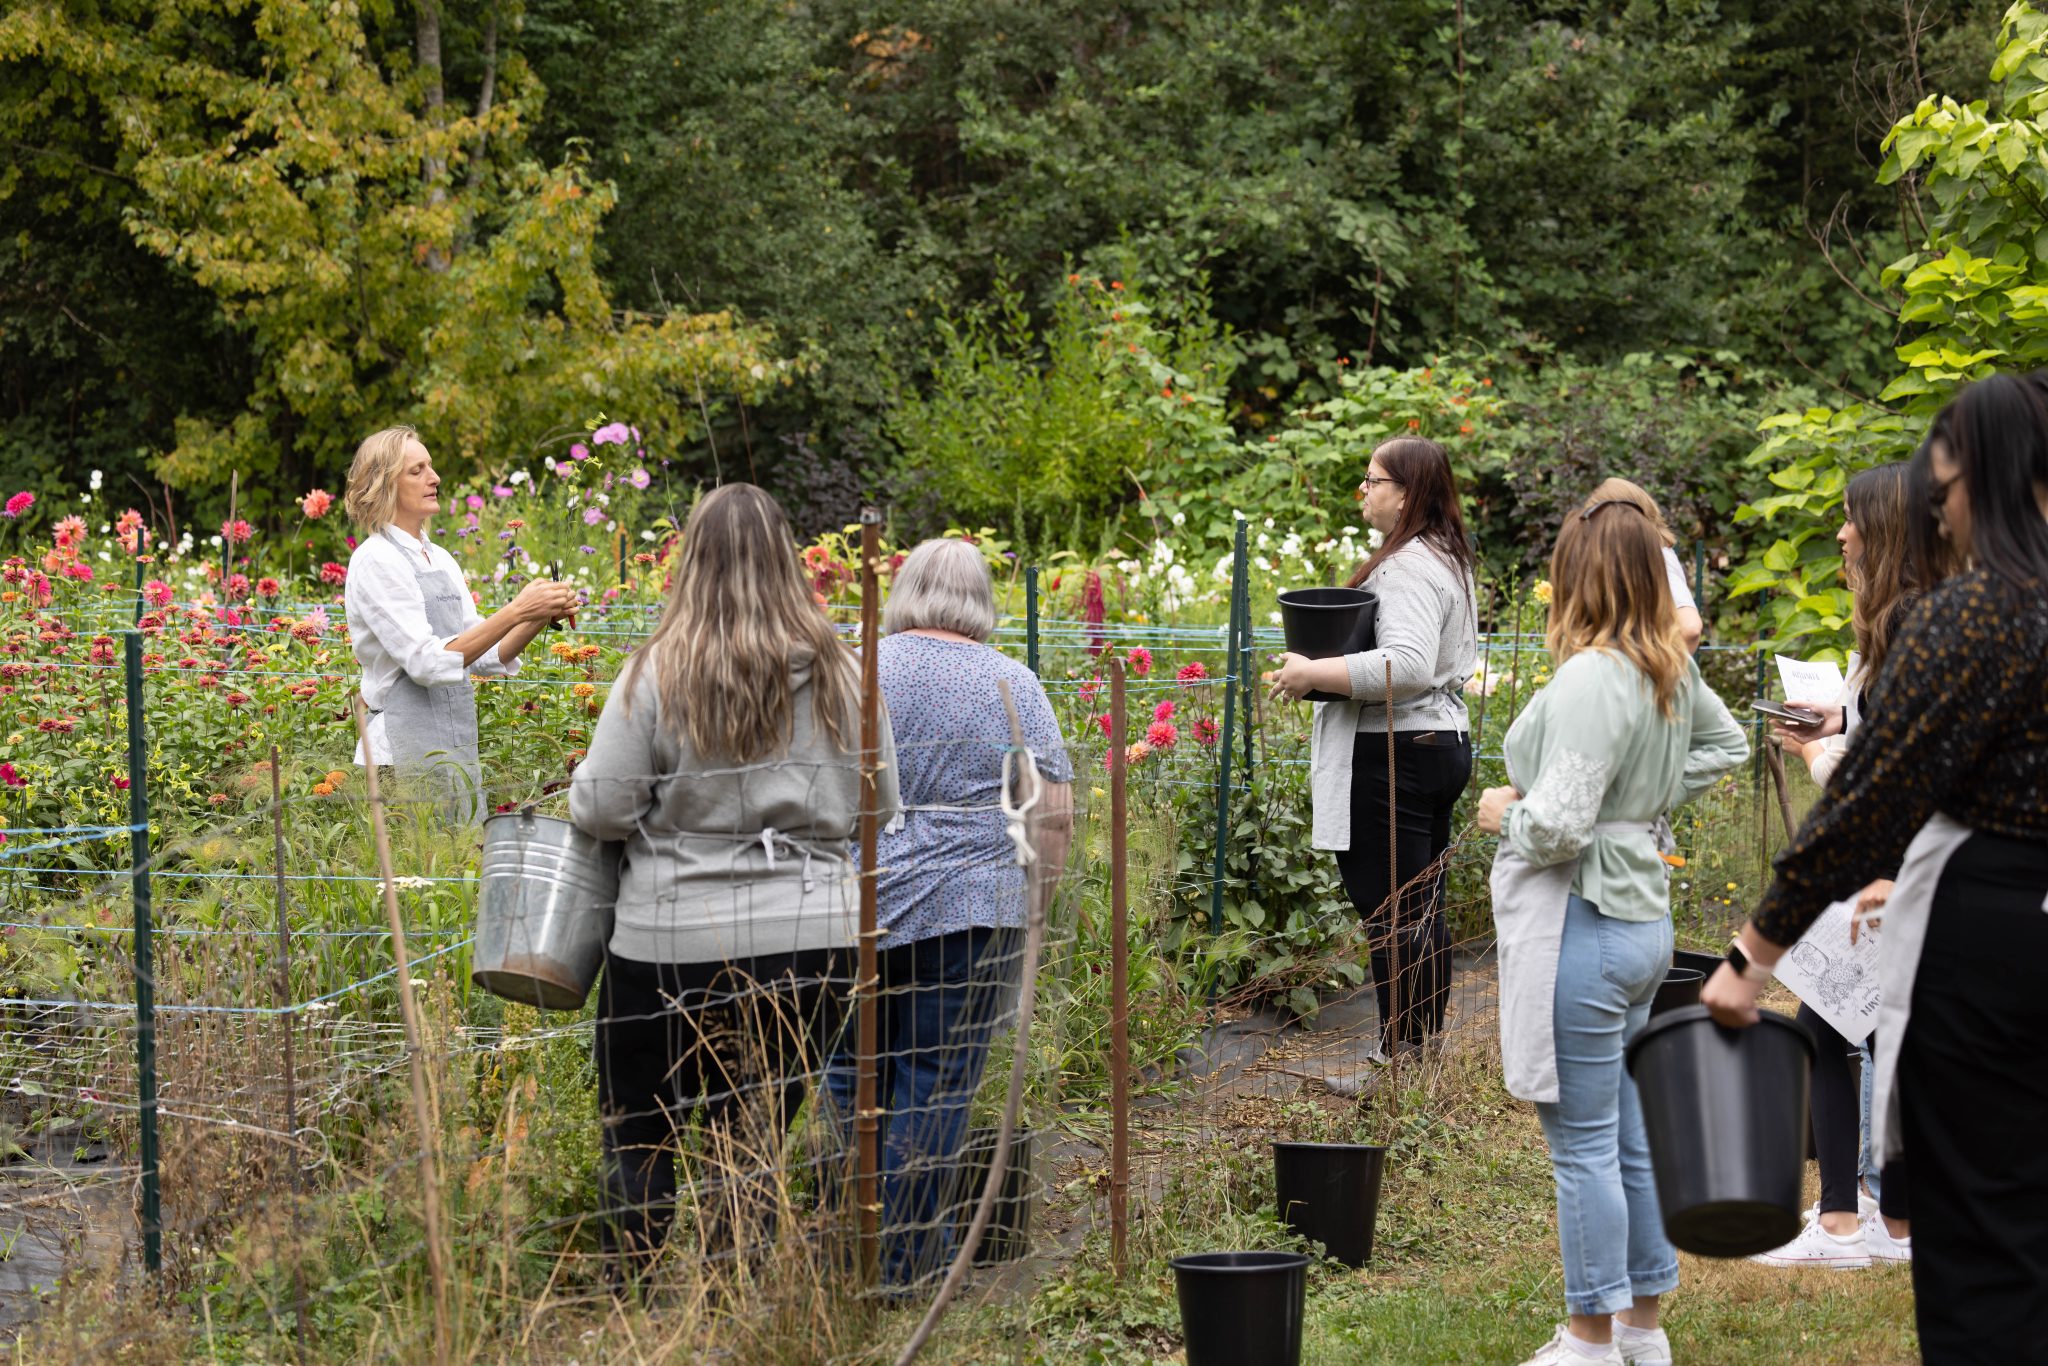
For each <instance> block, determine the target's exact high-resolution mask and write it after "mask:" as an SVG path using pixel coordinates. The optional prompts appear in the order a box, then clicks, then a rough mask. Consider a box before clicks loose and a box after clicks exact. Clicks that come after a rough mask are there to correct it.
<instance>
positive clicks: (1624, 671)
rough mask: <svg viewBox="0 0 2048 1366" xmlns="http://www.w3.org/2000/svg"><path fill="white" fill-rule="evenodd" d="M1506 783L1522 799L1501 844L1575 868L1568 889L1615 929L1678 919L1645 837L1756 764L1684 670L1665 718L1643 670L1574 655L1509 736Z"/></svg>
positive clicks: (1596, 655)
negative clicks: (1726, 776)
mask: <svg viewBox="0 0 2048 1366" xmlns="http://www.w3.org/2000/svg"><path fill="white" fill-rule="evenodd" d="M1505 751H1506V754H1507V764H1508V781H1509V782H1510V783H1512V784H1514V786H1515V787H1516V789H1518V790H1519V791H1520V792H1521V793H1522V794H1523V796H1522V798H1521V800H1520V801H1516V802H1511V803H1510V804H1509V805H1508V808H1507V812H1506V814H1505V816H1504V817H1503V818H1502V821H1501V838H1502V840H1503V842H1504V843H1505V844H1506V845H1507V846H1508V847H1510V848H1512V849H1513V850H1514V851H1515V852H1516V853H1517V854H1519V855H1521V856H1522V858H1523V859H1525V860H1526V861H1527V862H1528V863H1530V864H1531V865H1533V866H1535V867H1538V868H1548V867H1553V866H1555V865H1557V864H1561V863H1565V862H1567V861H1569V860H1572V859H1577V860H1578V875H1577V877H1575V878H1574V879H1573V881H1572V888H1571V889H1572V891H1573V892H1574V893H1576V894H1577V895H1579V896H1581V897H1583V898H1585V899H1586V900H1587V901H1590V902H1592V903H1593V904H1594V905H1595V906H1597V907H1599V908H1600V911H1601V913H1602V914H1603V915H1610V916H1613V917H1614V918H1615V919H1616V920H1637V921H1641V920H1658V919H1661V918H1662V917H1664V916H1665V915H1668V914H1669V913H1670V910H1671V897H1670V891H1669V886H1668V877H1669V869H1668V868H1667V866H1666V865H1665V863H1664V860H1663V859H1662V858H1660V857H1659V856H1658V853H1657V848H1656V844H1655V842H1654V841H1653V840H1650V839H1647V838H1645V837H1644V836H1643V834H1642V833H1640V831H1637V832H1628V831H1623V830H1620V829H1618V828H1616V829H1602V830H1596V829H1595V828H1594V827H1595V826H1613V825H1614V824H1615V823H1617V822H1642V823H1644V824H1645V825H1646V826H1647V825H1654V824H1655V823H1656V822H1657V821H1658V820H1660V819H1661V818H1662V817H1663V816H1664V815H1665V813H1666V812H1668V811H1670V810H1671V809H1672V808H1674V807H1676V806H1678V805H1680V804H1681V803H1684V802H1687V801H1690V800H1692V799H1693V798H1694V797H1696V796H1698V795H1699V794H1700V793H1702V792H1704V791H1706V790H1707V789H1708V788H1709V787H1711V786H1713V784H1714V780H1715V779H1717V778H1719V777H1720V776H1721V775H1722V774H1723V773H1726V772H1728V771H1729V770H1730V769H1732V768H1734V767H1736V766H1737V765H1739V764H1740V763H1741V762H1742V761H1743V760H1744V759H1745V758H1747V757H1748V755H1749V741H1748V740H1747V738H1746V737H1745V736H1744V735H1743V733H1742V727H1740V726H1739V725H1737V724H1736V722H1735V718H1734V717H1733V716H1731V715H1729V713H1728V708H1727V707H1726V706H1725V705H1723V704H1722V702H1721V699H1720V698H1719V697H1717V696H1715V695H1714V690H1713V689H1711V688H1709V687H1708V686H1707V685H1706V683H1705V682H1704V681H1703V680H1702V679H1701V678H1700V671H1699V666H1698V665H1696V664H1694V663H1693V662H1692V661H1691V660H1687V661H1686V665H1685V678H1684V679H1683V680H1682V681H1681V682H1680V684H1679V695H1678V702H1677V706H1676V715H1675V716H1674V717H1673V718H1670V719H1666V718H1665V716H1664V715H1663V713H1662V712H1660V711H1659V710H1658V709H1657V700H1656V698H1655V697H1654V696H1653V695H1652V694H1651V691H1650V685H1649V682H1648V680H1647V679H1645V678H1644V676H1643V674H1642V672H1641V670H1639V669H1637V668H1636V667H1635V665H1633V664H1631V663H1629V662H1628V661H1627V660H1625V659H1623V658H1621V657H1620V656H1618V655H1612V654H1608V653H1606V652H1604V651H1598V650H1588V651H1585V652H1583V653H1580V654H1576V655H1573V656H1572V657H1571V658H1570V659H1568V660H1566V661H1565V664H1564V667H1563V668H1561V669H1559V670H1558V671H1557V676H1556V677H1555V678H1553V679H1552V680H1551V681H1550V685H1549V686H1548V687H1546V688H1544V689H1543V691H1541V692H1539V693H1537V694H1536V696H1535V697H1534V698H1533V699H1532V700H1531V701H1530V703H1529V705H1528V707H1527V709H1526V710H1524V711H1523V712H1522V714H1521V716H1520V717H1518V718H1517V719H1516V721H1515V724H1514V725H1513V726H1511V727H1510V728H1509V729H1508V737H1507V743H1506V745H1505Z"/></svg>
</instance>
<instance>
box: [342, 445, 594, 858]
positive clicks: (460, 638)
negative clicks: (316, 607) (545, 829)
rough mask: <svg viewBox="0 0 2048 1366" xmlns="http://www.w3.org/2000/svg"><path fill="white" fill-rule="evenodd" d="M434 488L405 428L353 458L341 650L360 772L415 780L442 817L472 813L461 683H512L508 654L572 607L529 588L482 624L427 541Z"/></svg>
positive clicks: (476, 795) (479, 772) (471, 738)
mask: <svg viewBox="0 0 2048 1366" xmlns="http://www.w3.org/2000/svg"><path fill="white" fill-rule="evenodd" d="M440 489H441V477H440V475H438V474H436V473H435V472H434V463H433V458H432V457H431V456H429V455H428V453H427V448H426V446H425V445H424V444H423V443H422V442H421V441H420V438H419V433H417V432H415V431H414V430H413V429H412V428H410V427H387V428H385V429H384V430H383V431H381V432H378V433H377V434H376V435H374V436H371V437H369V438H368V439H367V440H365V441H364V442H363V444H362V445H361V446H358V447H357V448H356V456H355V461H354V463H353V464H351V465H350V466H349V472H348V493H347V498H346V503H345V506H346V508H347V510H348V515H349V520H350V521H352V522H354V523H355V524H356V526H357V527H358V528H360V529H361V531H362V533H363V539H362V541H361V543H360V544H358V545H357V546H356V550H355V553H354V554H353V555H351V556H350V557H349V562H348V584H347V588H346V589H345V601H346V604H347V612H348V628H349V643H350V645H351V647H352V648H353V649H354V650H355V656H356V662H357V663H358V664H360V665H361V666H362V670H363V679H362V685H361V687H362V695H363V706H364V707H365V709H367V710H368V711H369V713H370V721H369V726H368V727H367V730H366V744H364V745H359V746H358V747H357V749H356V762H357V763H359V764H388V765H390V766H391V767H392V768H393V769H395V770H396V771H397V773H398V774H399V775H400V776H401V777H408V778H409V777H424V778H425V779H426V780H427V781H428V783H429V784H430V786H429V790H430V791H433V792H435V793H437V794H438V796H439V798H440V810H441V814H442V815H443V816H444V817H445V818H447V819H450V820H455V821H472V820H475V819H476V818H477V816H478V815H479V814H480V809H481V805H482V795H483V768H482V764H481V762H480V761H479V759H478V756H477V737H476V692H475V689H474V688H472V687H471V685H470V681H469V680H470V676H471V675H472V674H475V675H477V676H479V677H503V676H505V675H507V674H512V673H516V672H518V668H519V665H518V660H519V652H520V651H521V650H524V649H525V648H526V646H527V645H528V643H530V642H531V641H532V640H533V638H534V637H535V636H536V635H538V634H539V633H540V632H541V631H542V630H543V629H545V628H546V626H547V625H548V623H549V622H551V621H554V620H556V619H557V618H559V617H564V616H567V615H568V614H569V613H570V612H572V611H574V610H575V608H576V603H577V597H576V590H575V589H573V588H571V587H569V586H567V585H566V584H558V583H550V582H548V581H547V580H544V579H538V580H535V581H533V582H531V583H529V584H527V585H526V586H525V587H524V588H522V589H521V590H520V591H519V595H518V596H517V597H515V598H513V600H512V601H511V602H510V603H508V604H506V605H505V606H504V607H501V608H499V609H498V610H497V611H496V612H494V613H492V614H491V615H490V616H489V617H485V616H483V615H481V614H480V613H478V611H477V609H476V603H475V601H474V600H473V599H472V598H471V597H470V594H469V586H468V584H467V583H466V582H464V580H463V577H462V570H461V568H460V567H459V566H457V564H456V563H455V557H454V556H452V555H450V554H449V553H448V552H447V551H445V550H443V549H442V548H441V547H440V546H438V545H435V544H434V543H433V542H432V541H431V540H429V539H428V538H427V519H428V518H429V517H432V516H434V515H435V514H436V513H438V512H440V511H441V500H440Z"/></svg>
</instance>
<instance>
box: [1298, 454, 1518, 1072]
mask: <svg viewBox="0 0 2048 1366" xmlns="http://www.w3.org/2000/svg"><path fill="white" fill-rule="evenodd" d="M1358 498H1359V503H1360V508H1361V514H1362V516H1363V518H1364V520H1365V522H1366V524H1367V525H1368V526H1370V527H1371V528H1372V529H1373V530H1374V531H1376V532H1378V533H1379V534H1380V536H1381V537H1382V539H1381V541H1380V544H1379V548H1378V549H1377V550H1375V551H1373V552H1372V555H1371V557H1370V558H1369V559H1367V560H1366V561H1365V562H1364V563H1363V564H1361V565H1360V566H1359V567H1358V568H1357V569H1356V570H1355V571H1353V573H1352V575H1351V578H1350V580H1349V585H1350V586H1351V587H1353V588H1358V587H1364V588H1369V589H1371V590H1372V591H1373V592H1374V593H1375V594H1377V595H1378V597H1379V618H1378V633H1379V642H1378V646H1377V648H1375V649H1371V650H1366V651H1362V652H1360V653H1358V654H1352V655H1343V656H1340V657H1337V658H1332V659H1305V658H1303V657H1302V656H1300V655H1297V654H1283V655H1281V656H1280V660H1281V666H1280V669H1279V670H1278V672H1277V673H1276V674H1274V676H1273V696H1274V697H1275V698H1276V699H1278V698H1297V699H1298V698H1300V697H1303V696H1304V695H1306V694H1308V693H1310V692H1324V693H1336V694H1339V695H1341V696H1344V697H1347V698H1349V699H1350V700H1349V701H1345V702H1319V703H1317V704H1316V716H1315V727H1314V730H1313V733H1312V736H1311V749H1310V760H1309V764H1310V767H1309V785H1310V789H1311V793H1312V796H1313V799H1314V804H1315V816H1314V824H1313V829H1312V831H1311V838H1312V841H1313V843H1314V845H1315V847H1316V848H1318V849H1328V850H1332V851H1333V852H1335V853H1336V855H1337V867H1338V870H1339V871H1340V872H1341V873H1342V875H1343V878H1344V889H1345V890H1346V891H1347V892H1349V893H1350V894H1351V904H1352V905H1353V906H1354V907H1356V908H1357V910H1358V913H1359V915H1360V916H1361V917H1363V918H1364V921H1365V925H1366V930H1367V933H1368V937H1369V941H1370V943H1371V946H1372V974H1373V986H1374V989H1375V991H1376V993H1377V995H1378V998H1379V1010H1380V1043H1381V1047H1382V1048H1383V1049H1384V1050H1385V1051H1386V1052H1387V1053H1388V1054H1392V1053H1393V1052H1394V1051H1395V1050H1396V1049H1401V1048H1412V1047H1416V1046H1419V1045H1420V1044H1421V1043H1422V1041H1423V1040H1424V1039H1427V1038H1428V1037H1429V1036H1430V1035H1431V1034H1432V1033H1434V1032H1435V1031H1436V1030H1437V1029H1439V1028H1441V1027H1442V1025H1443V1019H1444V1008H1445V1006H1446V1005H1447V1003H1448V1002H1449V999H1450V985H1451V957H1450V953H1451V933H1450V926H1449V925H1448V923H1447V922H1446V921H1445V919H1444V915H1443V885H1444V875H1443V867H1442V862H1441V861H1442V858H1443V854H1444V851H1445V850H1446V849H1448V848H1449V847H1450V843H1451V809H1452V808H1453V807H1454V806H1456V805H1457V801H1458V796H1459V794H1460V793H1462V792H1463V791H1464V790H1465V782H1466V780H1467V779H1468V778H1469V777H1471V774H1472V743H1471V739H1470V737H1469V736H1468V735H1467V733H1466V714H1465V683H1466V680H1468V679H1470V678H1471V677H1472V670H1473V667H1474V665H1475V664H1476V663H1477V661H1478V657H1479V621H1478V613H1477V610H1476V608H1475V607H1474V601H1475V598H1476V594H1475V592H1474V590H1473V583H1472V570H1473V555H1472V546H1471V543H1470V542H1469V541H1467V539H1466V537H1465V519H1464V517H1463V515H1462V514H1461V513H1460V512H1459V509H1458V483H1457V479H1456V478H1455V477H1454V476H1453V475H1452V473H1451V461H1450V457H1449V456H1447V455H1446V454H1445V453H1444V448H1443V447H1441V446H1439V445H1437V444H1436V442H1434V441H1426V440H1424V439H1422V438H1421V437H1399V438H1396V439H1395V440H1392V441H1388V442H1385V443H1384V444H1382V445H1381V446H1380V447H1379V449H1377V450H1375V451H1374V452H1373V453H1372V460H1371V463H1370V464H1369V465H1368V466H1367V469H1366V475H1365V480H1364V482H1363V483H1361V484H1360V485H1359V486H1358ZM1390 702H1391V704H1392V705H1391V707H1389V703H1390ZM1390 712H1391V717H1390V715H1389V713H1390ZM1389 730H1391V731H1392V733H1393V736H1392V743H1391V748H1392V750H1393V769H1394V771H1393V787H1394V804H1393V811H1392V814H1391V819H1392V821H1393V824H1394V829H1393V832H1392V835H1391V837H1390V836H1389V835H1388V833H1387V827H1388V822H1389V818H1390V815H1389V811H1388V802H1387V798H1388V792H1387V788H1388V775H1387V755H1388V749H1389V747H1390V745H1389V740H1388V732H1389Z"/></svg>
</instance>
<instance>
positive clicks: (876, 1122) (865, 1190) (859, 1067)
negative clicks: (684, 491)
mask: <svg viewBox="0 0 2048 1366" xmlns="http://www.w3.org/2000/svg"><path fill="white" fill-rule="evenodd" d="M881 557H882V514H881V512H880V511H879V510H877V509H875V508H862V509H861V512H860V776H861V782H860V860H861V861H860V945H859V949H858V953H859V968H858V976H859V986H858V987H857V988H856V990H855V1002H856V1005H855V1009H856V1010H857V1011H858V1012H859V1013H858V1015H857V1016H856V1018H855V1023H854V1035H855V1042H854V1049H855V1058H854V1101H853V1131H854V1169H853V1191H854V1195H853V1199H854V1210H855V1227H856V1229H857V1231H858V1240H859V1241H858V1251H859V1266H860V1284H861V1286H862V1287H863V1288H865V1287H868V1286H872V1285H874V1284H875V1281H876V1279H877V1277H878V1276H879V1274H880V1271H881V1246H882V1243H881V1213H882V1197H881V1170H882V1164H881V1150H880V1127H881V1126H880V1116H881V1110H880V1104H881V1102H880V1100H879V1099H878V1094H879V1089H880V1088H879V1082H880V1076H881V1069H880V1064H879V1061H878V1058H879V1054H880V1048H881V1043H880V1030H881V1015H880V1003H879V1002H878V1001H877V1000H876V996H877V994H878V993H879V992H880V990H881V969H880V965H879V963H878V961H877V957H876V950H877V948H878V941H879V940H880V938H881V931H880V930H879V929H878V928H877V922H876V916H877V910H876V902H875V894H876V887H875V879H876V877H877V875H878V873H877V868H876V861H877V859H878V858H879V852H878V849H877V837H878V835H879V833H880V828H881V813H880V810H879V803H880V800H881V796H880V789H879V788H878V786H877V783H878V782H879V781H880V779H879V774H880V771H881V765H882V683H881V672H880V650H879V648H878V647H879V644H880V639H881V619H882V604H881V597H882V589H881V576H880V574H879V573H878V570H879V564H878V561H879V560H880V559H881Z"/></svg>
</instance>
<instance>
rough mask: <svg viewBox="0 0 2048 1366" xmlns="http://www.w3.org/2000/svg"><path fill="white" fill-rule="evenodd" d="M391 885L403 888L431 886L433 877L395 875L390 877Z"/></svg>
mask: <svg viewBox="0 0 2048 1366" xmlns="http://www.w3.org/2000/svg"><path fill="white" fill-rule="evenodd" d="M391 885H392V886H394V887H403V888H407V889H412V888H417V887H431V886H433V885H434V882H433V879H432V878H424V877H395V878H393V879H391Z"/></svg>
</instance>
